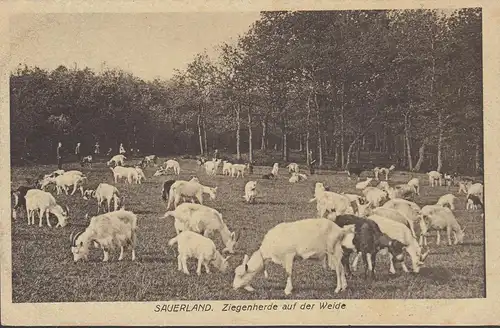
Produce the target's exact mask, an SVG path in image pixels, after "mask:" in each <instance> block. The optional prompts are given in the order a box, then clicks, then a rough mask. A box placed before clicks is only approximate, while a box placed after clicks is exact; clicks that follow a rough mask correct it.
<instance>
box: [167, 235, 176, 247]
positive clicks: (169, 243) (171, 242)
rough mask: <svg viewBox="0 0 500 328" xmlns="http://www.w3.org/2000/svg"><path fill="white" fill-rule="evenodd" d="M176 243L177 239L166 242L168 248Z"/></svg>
mask: <svg viewBox="0 0 500 328" xmlns="http://www.w3.org/2000/svg"><path fill="white" fill-rule="evenodd" d="M176 243H177V237H174V238H172V239H170V240H169V241H168V246H173V245H175V244H176Z"/></svg>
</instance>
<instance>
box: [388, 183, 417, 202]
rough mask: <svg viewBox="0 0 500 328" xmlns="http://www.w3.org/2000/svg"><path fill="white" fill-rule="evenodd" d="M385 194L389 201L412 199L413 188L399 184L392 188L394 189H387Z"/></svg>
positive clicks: (413, 194)
mask: <svg viewBox="0 0 500 328" xmlns="http://www.w3.org/2000/svg"><path fill="white" fill-rule="evenodd" d="M387 193H388V195H389V199H396V198H402V199H407V198H409V199H413V198H414V196H415V188H414V187H413V186H409V185H407V184H399V185H396V186H394V188H390V187H389V188H388V189H387Z"/></svg>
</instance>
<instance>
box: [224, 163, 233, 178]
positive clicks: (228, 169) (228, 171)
mask: <svg viewBox="0 0 500 328" xmlns="http://www.w3.org/2000/svg"><path fill="white" fill-rule="evenodd" d="M232 166H233V164H231V163H229V162H226V161H223V162H222V175H230V174H231V167H232Z"/></svg>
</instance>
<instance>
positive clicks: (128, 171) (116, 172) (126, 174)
mask: <svg viewBox="0 0 500 328" xmlns="http://www.w3.org/2000/svg"><path fill="white" fill-rule="evenodd" d="M110 170H111V172H113V178H114V180H115V183H118V180H120V179H126V181H127V182H128V183H129V184H132V183H134V182H136V181H137V180H138V179H139V173H138V172H137V170H136V169H135V167H124V166H115V167H111V168H110Z"/></svg>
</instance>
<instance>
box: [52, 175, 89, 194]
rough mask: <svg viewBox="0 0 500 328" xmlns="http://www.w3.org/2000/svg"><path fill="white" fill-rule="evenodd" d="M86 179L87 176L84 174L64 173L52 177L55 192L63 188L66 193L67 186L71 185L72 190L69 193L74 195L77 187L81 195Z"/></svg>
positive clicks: (58, 192) (59, 191)
mask: <svg viewBox="0 0 500 328" xmlns="http://www.w3.org/2000/svg"><path fill="white" fill-rule="evenodd" d="M85 181H87V177H86V176H84V175H78V174H71V173H65V174H62V175H59V176H57V177H55V178H54V182H55V184H56V190H57V194H58V195H59V194H60V193H61V190H64V193H65V194H66V195H67V194H68V188H69V187H71V186H73V191H72V192H71V195H74V194H75V192H76V189H79V190H80V192H81V193H82V196H83V183H84V182H85Z"/></svg>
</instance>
